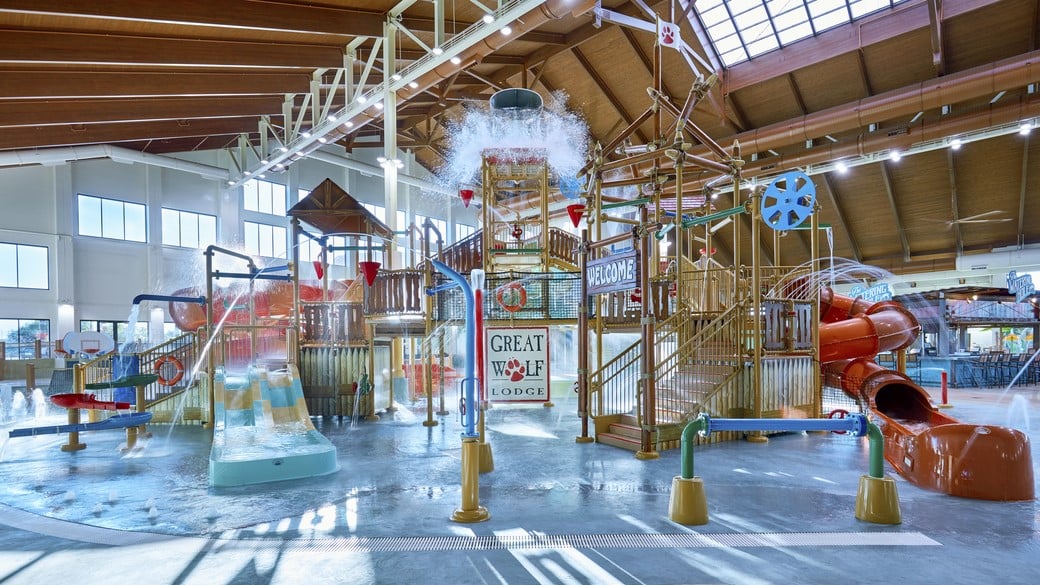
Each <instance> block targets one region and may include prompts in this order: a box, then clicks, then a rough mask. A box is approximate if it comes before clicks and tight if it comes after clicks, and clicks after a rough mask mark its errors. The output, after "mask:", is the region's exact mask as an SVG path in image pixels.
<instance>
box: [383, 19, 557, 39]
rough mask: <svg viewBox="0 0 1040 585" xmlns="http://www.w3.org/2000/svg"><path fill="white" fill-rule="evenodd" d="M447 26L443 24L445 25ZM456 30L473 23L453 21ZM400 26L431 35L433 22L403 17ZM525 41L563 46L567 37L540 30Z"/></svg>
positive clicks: (528, 35)
mask: <svg viewBox="0 0 1040 585" xmlns="http://www.w3.org/2000/svg"><path fill="white" fill-rule="evenodd" d="M447 24H449V23H448V22H445V25H447ZM453 24H454V26H455V29H456V30H460V31H461V30H466V29H467V28H469V27H470V26H472V25H473V24H474V23H472V22H465V21H462V20H456V21H454V23H453ZM401 25H402V26H404V27H405V28H407V29H408V30H410V31H412V32H426V33H432V32H433V28H434V26H433V25H434V22H433V19H432V18H423V17H421V16H403V17H402V18H401ZM523 39H524V40H525V41H529V42H532V43H539V44H542V45H565V44H567V36H566V35H564V34H560V33H552V32H545V31H540V30H532V31H527V32H525V33H524V35H523Z"/></svg>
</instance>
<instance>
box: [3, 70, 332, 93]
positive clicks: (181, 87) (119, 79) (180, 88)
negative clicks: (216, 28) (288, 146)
mask: <svg viewBox="0 0 1040 585" xmlns="http://www.w3.org/2000/svg"><path fill="white" fill-rule="evenodd" d="M310 81H311V76H310V75H308V74H306V73H300V74H291V75H277V74H275V75H268V74H264V73H253V74H226V73H161V72H102V73H89V72H80V71H74V72H67V73H61V74H57V75H56V74H55V73H53V72H39V71H10V72H7V73H6V74H5V75H4V82H3V83H0V99H10V98H15V99H53V98H120V97H133V98H140V97H146V96H204V95H209V96H217V95H272V94H273V95H282V94H287V93H306V92H308V91H310Z"/></svg>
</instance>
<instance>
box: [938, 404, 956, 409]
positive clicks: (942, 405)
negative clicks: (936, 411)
mask: <svg viewBox="0 0 1040 585" xmlns="http://www.w3.org/2000/svg"><path fill="white" fill-rule="evenodd" d="M935 407H936V408H953V405H952V404H936V405H935Z"/></svg>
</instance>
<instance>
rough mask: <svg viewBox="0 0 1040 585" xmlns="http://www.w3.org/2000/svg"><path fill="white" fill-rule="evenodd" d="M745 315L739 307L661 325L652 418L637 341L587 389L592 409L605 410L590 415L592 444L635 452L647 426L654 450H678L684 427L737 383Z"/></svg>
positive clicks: (682, 316)
mask: <svg viewBox="0 0 1040 585" xmlns="http://www.w3.org/2000/svg"><path fill="white" fill-rule="evenodd" d="M745 314H746V311H745V309H744V306H743V305H739V304H738V305H734V306H733V307H731V308H730V309H729V310H727V311H726V312H724V313H721V314H711V313H701V314H697V315H690V314H689V313H688V312H686V311H685V310H682V311H679V312H677V313H676V314H675V315H673V316H672V317H671V318H669V319H667V320H665V321H662V322H661V323H660V328H659V329H658V332H657V336H656V339H655V352H656V354H655V355H659V356H663V357H661V358H659V359H657V360H656V361H657V363H656V368H655V370H654V372H653V373H652V376H653V380H654V381H655V386H654V390H655V408H654V412H653V413H652V415H653V416H652V417H651V416H647V415H648V414H649V413H645V412H644V408H645V406H644V405H645V400H644V397H642V396H641V395H640V394H639V389H638V383H637V381H638V379H639V359H640V357H641V353H642V350H641V347H642V344H641V342H637V343H635V344H633V345H632V346H630V347H629V348H627V349H626V350H625V351H624V352H622V353H621V354H620V355H619V356H618V357H617V358H615V359H614V360H611V362H608V363H607V364H606V365H605V366H604V367H603V368H602V369H601V370H600V371H598V372H596V373H594V374H593V376H592V378H591V384H590V388H592V390H593V392H594V393H597V394H598V396H594V397H593V398H592V402H591V404H593V405H594V406H601V407H604V408H602V409H601V410H600V411H599V412H597V411H596V410H595V408H594V409H593V411H592V412H593V416H594V418H597V420H596V431H597V432H596V441H597V442H600V443H605V444H608V445H614V446H616V447H621V448H624V449H629V450H632V451H639V450H640V447H641V443H640V438H641V429H642V428H643V426H644V425H648V426H650V427H651V428H653V429H654V430H653V433H652V436H651V440H652V441H653V442H654V443H655V444H656V446H657V449H658V450H665V449H672V448H677V447H678V446H679V438H680V435H681V434H682V429H683V427H684V426H685V425H686V423H687V422H688V421H689V420H691V419H692V418H693V417H695V416H696V415H697V414H699V413H700V412H701V411H703V410H706V409H708V408H707V407H708V405H709V404H710V403H711V401H712V399H713V398H714V397H715V396H717V395H719V393H720V392H722V391H724V390H726V389H728V388H732V387H734V384H735V383H736V382H737V381H738V379H739V374H740V372H741V371H742V370H743V362H744V360H743V356H742V355H741V354H740V351H739V348H740V347H741V343H740V341H741V339H742V338H743V330H742V325H743V323H744V318H745ZM608 405H609V407H612V408H611V409H610V410H609V411H608V410H607V408H606V407H608ZM626 407H627V409H626Z"/></svg>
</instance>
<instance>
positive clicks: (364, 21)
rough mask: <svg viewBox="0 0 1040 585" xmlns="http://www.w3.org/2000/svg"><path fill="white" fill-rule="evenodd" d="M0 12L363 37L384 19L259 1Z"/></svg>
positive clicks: (138, 2)
mask: <svg viewBox="0 0 1040 585" xmlns="http://www.w3.org/2000/svg"><path fill="white" fill-rule="evenodd" d="M0 11H3V12H22V13H30V14H47V15H51V14H53V15H66V16H70V15H71V16H81V17H84V18H99V17H100V18H108V19H118V20H127V21H136V22H150V23H163V24H182V25H191V26H197V25H199V24H204V25H209V26H213V27H217V28H233V29H253V30H261V31H264V30H267V31H284V32H297V33H305V34H306V33H312V34H333V35H349V36H364V37H379V36H382V34H383V22H384V20H385V16H384V15H383V13H381V12H372V11H366V10H357V9H353V8H333V7H329V6H313V5H307V4H299V3H293V4H282V3H277V2H266V1H263V0H220V2H213V1H212V0H178V1H177V2H155V1H153V0H108V1H106V2H97V1H96V0H5V1H4V3H3V6H2V7H0Z"/></svg>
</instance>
